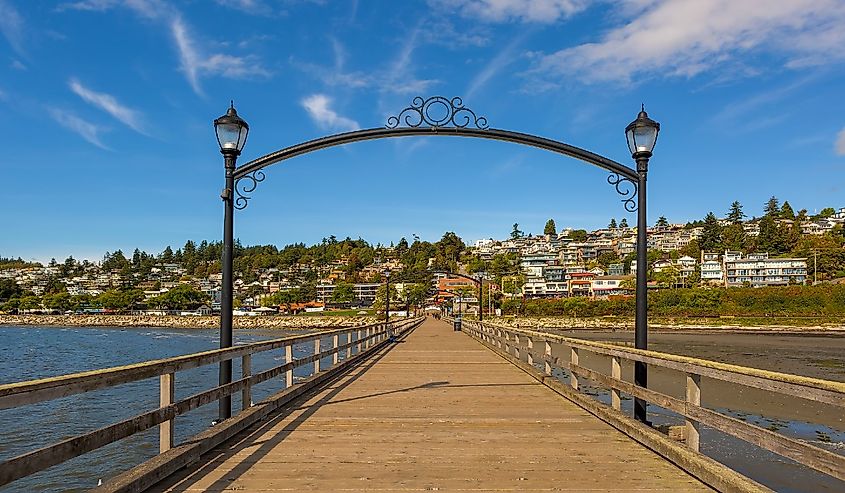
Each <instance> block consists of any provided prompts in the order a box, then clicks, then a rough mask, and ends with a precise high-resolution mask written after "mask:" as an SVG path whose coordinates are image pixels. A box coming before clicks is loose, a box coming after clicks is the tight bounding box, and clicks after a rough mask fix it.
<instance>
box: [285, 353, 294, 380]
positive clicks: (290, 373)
mask: <svg viewBox="0 0 845 493" xmlns="http://www.w3.org/2000/svg"><path fill="white" fill-rule="evenodd" d="M285 363H293V344H288V345H287V346H285ZM291 387H293V368H292V367H291V368H290V369H289V370H288V371H286V372H285V388H286V389H289V388H291Z"/></svg>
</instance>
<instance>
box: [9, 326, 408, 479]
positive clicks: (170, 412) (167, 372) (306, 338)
mask: <svg viewBox="0 0 845 493" xmlns="http://www.w3.org/2000/svg"><path fill="white" fill-rule="evenodd" d="M421 320H422V318H421V317H413V318H405V319H401V320H397V321H391V322H390V323H385V322H378V323H374V324H369V325H361V326H354V327H346V328H340V329H334V330H326V331H319V332H315V333H310V334H304V335H296V336H289V337H282V338H278V339H271V340H267V341H260V342H254V343H249V344H243V345H238V346H234V347H231V348H226V349H215V350H211V351H203V352H199V353H193V354H187V355H182V356H176V357H172V358H164V359H158V360H151V361H144V362H139V363H133V364H129V365H124V366H117V367H111V368H104V369H98V370H90V371H83V372H78V373H72V374H67V375H60V376H56V377H49V378H41V379H37V380H30V381H24V382H15V383H9V384H4V385H0V409H8V408H14V407H20V406H25V405H29V404H34V403H38V402H44V401H50V400H53V399H59V398H62V397H67V396H71V395H76V394H81V393H85V392H90V391H93V390H98V389H103V388H107V387H113V386H116V385H122V384H126V383H130V382H135V381H138V380H144V379H148V378H152V377H156V376H158V377H159V385H160V407H158V408H157V409H153V410H150V411H147V412H144V413H142V414H139V415H136V416H133V417H131V418H128V419H124V420H122V421H119V422H117V423H113V424H111V425H108V426H106V427H104V428H100V429H97V430H94V431H91V432H88V433H85V434H82V435H77V436H74V437H71V438H67V439H64V440H62V441H61V442H58V443H54V444H52V445H48V446H46V447H43V448H40V449H38V450H34V451H31V452H27V453H24V454H21V455H18V456H16V457H13V458H10V459H8V460H5V461H3V462H0V486H3V485H5V484H8V483H10V482H12V481H15V480H17V479H20V478H22V477H25V476H28V475H30V474H33V473H36V472H38V471H41V470H44V469H47V468H48V467H52V466H54V465H56V464H60V463H62V462H65V461H67V460H69V459H72V458H74V457H78V456H80V455H83V454H85V453H88V452H91V451H93V450H96V449H98V448H100V447H103V446H105V445H108V444H110V443H113V442H116V441H118V440H122V439H124V438H126V437H129V436H131V435H134V434H136V433H139V432H141V431H144V430H147V429H149V428H152V427H154V426H159V429H160V433H159V452H160V453H163V452H166V451H167V450H170V449H171V448H172V447H173V446H174V444H173V423H174V421H173V420H174V419H175V418H176V416H179V415H182V414H185V413H187V412H189V411H191V410H193V409H196V408H198V407H200V406H204V405H206V404H210V403H212V402H215V401H217V400H219V399H220V398H222V397H225V396H228V395H232V394H234V393H236V392H241V393H242V410H246V409H248V408H250V407H251V406H252V405H253V404H252V393H251V392H252V390H251V389H252V387H253V386H254V385H256V384H259V383H262V382H265V381H268V380H270V379H272V378H274V377H277V376H280V375H283V374H284V376H285V388H291V387H292V386H293V385H294V384H293V370H294V368H298V367H301V366H304V365H308V364H313V365H314V373H312V377H311V378H314V377H316V376H317V374H318V373H320V371H321V369H320V360H321V359H323V358H328V357H331V358H332V366H331V367H329V368H325V369H323V371H328V370H331V369H332V368H334V367H335V366H338V363H339V361H340V359H341V353H342V352H345V355H346V356H345V360H350V358H352V355H353V351H354V353H355V355H356V357H357V356H361V355H365V354H366V353H369V352H372V351H374V350H376V349H377V348H379V347H381V346H382V343H383V342H385V341H386V340H387V339H388V338H389V337H390V336H391V335H395V334H400V333H402V332H404V331H407V330H409V329H411V328H413V327H415V326H416V325H418V324H419V323H420V322H421ZM342 335H344V336H345V342H344V343H341V342H340V336H342ZM327 337H331V338H332V346H331V347H330V348H328V349H325V350H321V348H320V341H321V340H322V339H324V338H327ZM308 342H314V353H313V354H312V355H309V356H306V357H301V358H293V347H294V345H296V344H303V343H308ZM281 348H284V350H285V363H283V364H281V365H278V366H274V367H272V368H269V369H267V370H264V371H262V372H260V373H255V374H253V373H252V370H251V358H252V355H253V354H256V353H260V352H265V351H271V350H274V349H281ZM237 357H240V358H242V365H241V367H242V378H240V379H238V380H235V381H233V382H231V383H228V384H226V385H222V386H220V385H217V386H214V387H212V388H211V389H209V390H206V391H203V392H200V393H198V394H194V395H192V396H189V397H186V398H184V399H181V400H179V401H175V398H174V393H175V392H174V390H175V378H174V376H175V373H176V372H179V371H183V370H188V369H191V368H197V367H200V366H206V365H210V364H214V363H219V362H221V361H227V360H231V359H234V358H237Z"/></svg>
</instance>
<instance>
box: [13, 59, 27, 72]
mask: <svg viewBox="0 0 845 493" xmlns="http://www.w3.org/2000/svg"><path fill="white" fill-rule="evenodd" d="M9 66H10V67H12V68H13V69H15V70H26V69H27V68H26V65H24V64H23V62H22V61H20V60H17V59H15V60H12V63H10V64H9Z"/></svg>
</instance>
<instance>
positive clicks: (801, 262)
mask: <svg viewBox="0 0 845 493" xmlns="http://www.w3.org/2000/svg"><path fill="white" fill-rule="evenodd" d="M732 253H736V252H732ZM724 272H725V286H727V287H732V286H744V285H751V286H754V287H759V286H783V285H787V284H806V282H807V259H806V258H769V254H768V253H755V254H750V255H748V256H747V257H742V256H741V255H740V256H736V255H728V252H725V256H724Z"/></svg>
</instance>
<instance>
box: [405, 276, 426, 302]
mask: <svg viewBox="0 0 845 493" xmlns="http://www.w3.org/2000/svg"><path fill="white" fill-rule="evenodd" d="M402 297H403V298H405V304H406V305H408V306H409V307H421V306H423V305H424V304H425V300H427V299H428V297H429V285H428V284H425V283H421V282H420V283H414V284H410V285H406V286H405V289H404V290H403V291H402Z"/></svg>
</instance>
